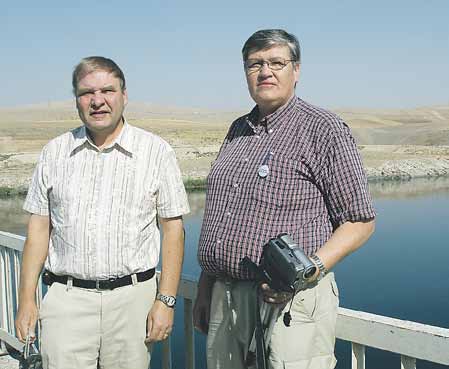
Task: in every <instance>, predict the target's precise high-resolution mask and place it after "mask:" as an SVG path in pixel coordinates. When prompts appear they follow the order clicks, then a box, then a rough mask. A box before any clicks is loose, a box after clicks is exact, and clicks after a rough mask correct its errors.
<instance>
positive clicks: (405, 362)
mask: <svg viewBox="0 0 449 369" xmlns="http://www.w3.org/2000/svg"><path fill="white" fill-rule="evenodd" d="M401 369H416V359H415V358H414V357H410V356H405V355H401Z"/></svg>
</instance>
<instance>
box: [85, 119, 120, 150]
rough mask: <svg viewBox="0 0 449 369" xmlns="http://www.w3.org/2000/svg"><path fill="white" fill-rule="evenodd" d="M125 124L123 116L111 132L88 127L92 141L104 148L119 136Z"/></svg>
mask: <svg viewBox="0 0 449 369" xmlns="http://www.w3.org/2000/svg"><path fill="white" fill-rule="evenodd" d="M123 125H124V122H123V118H122V119H121V120H120V122H119V123H118V124H117V125H116V126H115V127H114V130H113V131H110V132H103V131H99V132H93V131H91V130H89V129H88V128H87V127H86V128H87V132H88V133H89V136H90V137H91V138H92V141H94V143H95V146H97V147H98V148H99V149H102V148H104V147H105V146H107V145H109V144H110V143H111V142H113V141H114V140H115V139H116V138H117V137H118V135H119V134H120V132H121V130H122V128H123Z"/></svg>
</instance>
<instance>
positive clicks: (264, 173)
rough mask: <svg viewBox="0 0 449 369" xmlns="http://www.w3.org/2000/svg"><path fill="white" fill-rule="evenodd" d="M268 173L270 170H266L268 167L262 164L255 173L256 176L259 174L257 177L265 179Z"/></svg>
mask: <svg viewBox="0 0 449 369" xmlns="http://www.w3.org/2000/svg"><path fill="white" fill-rule="evenodd" d="M268 173H270V168H268V165H266V164H264V165H261V166H260V167H259V169H258V171H257V174H259V177H261V178H265V177H266V176H267V175H268Z"/></svg>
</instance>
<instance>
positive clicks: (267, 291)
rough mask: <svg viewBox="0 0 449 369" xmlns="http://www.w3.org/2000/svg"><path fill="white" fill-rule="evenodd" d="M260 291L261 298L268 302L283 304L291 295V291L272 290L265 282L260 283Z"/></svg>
mask: <svg viewBox="0 0 449 369" xmlns="http://www.w3.org/2000/svg"><path fill="white" fill-rule="evenodd" d="M260 291H261V293H262V297H263V300H264V301H265V302H268V303H269V304H285V303H286V302H287V301H290V300H291V299H292V297H293V293H290V292H284V291H276V290H273V289H271V288H270V286H269V285H268V284H267V283H261V284H260Z"/></svg>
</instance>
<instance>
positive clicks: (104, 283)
mask: <svg viewBox="0 0 449 369" xmlns="http://www.w3.org/2000/svg"><path fill="white" fill-rule="evenodd" d="M116 280H117V278H109V279H97V280H96V281H95V288H96V289H97V290H99V291H101V290H113V289H114V288H113V287H112V283H114V282H115V281H116ZM100 283H101V286H100Z"/></svg>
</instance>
